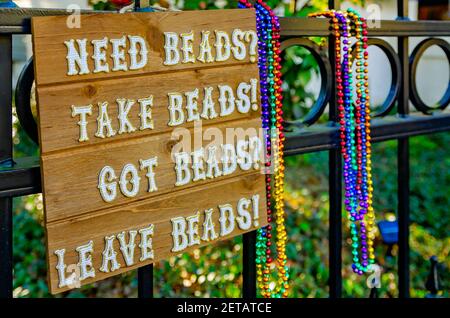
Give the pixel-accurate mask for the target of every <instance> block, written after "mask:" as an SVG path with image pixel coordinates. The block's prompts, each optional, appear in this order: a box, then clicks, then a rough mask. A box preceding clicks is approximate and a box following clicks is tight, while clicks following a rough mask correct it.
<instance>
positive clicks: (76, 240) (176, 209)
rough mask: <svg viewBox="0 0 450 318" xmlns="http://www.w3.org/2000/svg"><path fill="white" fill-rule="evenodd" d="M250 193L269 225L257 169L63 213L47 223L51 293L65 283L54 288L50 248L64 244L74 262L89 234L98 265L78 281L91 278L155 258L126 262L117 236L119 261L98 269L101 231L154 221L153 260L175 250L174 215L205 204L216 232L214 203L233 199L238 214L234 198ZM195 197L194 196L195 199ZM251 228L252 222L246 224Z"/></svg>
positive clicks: (111, 232) (132, 227)
mask: <svg viewBox="0 0 450 318" xmlns="http://www.w3.org/2000/svg"><path fill="white" fill-rule="evenodd" d="M254 194H259V195H260V202H259V203H260V204H259V219H258V221H259V224H260V226H264V225H267V221H266V220H267V214H266V210H265V204H266V201H265V192H264V177H263V176H262V175H261V174H259V173H256V174H252V175H248V176H241V177H237V178H232V179H228V180H226V181H223V182H221V183H220V184H213V185H210V184H207V185H203V186H200V187H196V188H195V190H185V191H183V193H182V194H180V195H178V196H175V197H173V196H170V195H167V196H161V197H159V198H157V199H145V200H143V201H139V202H137V203H134V204H128V205H126V206H122V207H119V208H117V209H111V210H108V211H107V212H106V213H103V214H94V215H89V216H85V217H76V218H73V219H66V220H65V221H63V222H56V223H52V224H50V225H48V226H47V239H48V242H49V246H48V268H49V271H50V273H51V275H50V281H49V283H50V284H49V285H50V291H51V293H59V292H62V291H65V290H67V289H68V288H62V289H61V288H58V273H57V271H56V263H57V257H56V256H55V254H54V251H55V250H57V249H61V248H65V249H66V255H65V263H66V264H67V265H69V264H76V263H77V262H78V254H77V253H76V251H75V248H76V247H77V246H80V245H83V244H86V243H88V242H89V241H90V240H92V241H93V242H94V253H93V264H94V268H95V269H96V277H95V278H88V279H86V280H85V281H82V285H85V284H89V283H92V282H94V281H98V280H101V279H105V278H107V277H111V276H114V275H117V274H120V273H123V272H126V271H129V270H132V269H135V268H138V267H140V266H144V265H147V264H151V263H153V261H152V260H149V261H145V262H138V263H136V264H135V265H133V266H130V267H126V263H125V262H124V260H123V256H122V254H121V252H120V250H119V246H118V242H117V239H116V240H115V242H114V244H115V245H114V246H115V250H116V251H117V252H118V254H117V255H118V256H117V258H118V261H119V263H120V264H121V265H122V267H121V268H120V269H118V270H117V271H115V272H112V273H103V272H100V271H99V270H98V269H99V268H100V266H101V261H102V257H101V256H102V255H101V253H102V251H103V248H104V241H105V239H104V237H105V236H110V235H117V234H118V233H120V232H122V231H128V230H136V229H140V228H143V227H147V226H149V224H154V226H155V229H154V232H155V233H154V238H153V250H154V254H155V257H154V262H157V261H159V260H162V259H167V258H168V257H170V256H173V255H176V254H177V253H173V252H171V248H172V237H171V231H172V225H171V222H170V219H171V218H173V217H178V216H183V217H186V216H189V215H193V214H195V213H196V212H197V211H200V212H202V211H203V210H205V209H209V208H214V212H213V221H214V224H215V225H216V226H215V229H216V232H219V221H218V217H219V212H218V209H217V206H218V205H220V204H231V205H232V206H233V208H234V212H235V214H236V211H235V207H236V203H237V202H238V200H239V199H240V198H251V196H252V195H254ZM193 202H195V205H194V204H193ZM200 215H201V218H200V222H199V224H200V225H201V224H202V222H203V216H202V213H200ZM200 228H201V226H200ZM255 229H256V228H255V227H254V226H253V225H252V227H251V229H250V230H255ZM245 232H247V231H243V230H241V229H239V228H238V227H237V225H236V230H235V231H234V232H233V233H232V234H231V235H228V236H225V237H219V239H218V240H217V241H220V240H224V239H228V238H230V237H233V236H236V235H240V234H243V233H245ZM200 233H201V232H200ZM217 241H214V242H217ZM136 244H137V245H138V244H139V237H137V241H136ZM207 244H210V243H205V242H203V241H202V244H201V245H196V246H194V247H191V248H187V249H186V250H185V251H191V250H193V249H195V248H198V247H200V246H204V245H207ZM139 253H140V250H139V248H136V249H135V260H139V255H138V254H139Z"/></svg>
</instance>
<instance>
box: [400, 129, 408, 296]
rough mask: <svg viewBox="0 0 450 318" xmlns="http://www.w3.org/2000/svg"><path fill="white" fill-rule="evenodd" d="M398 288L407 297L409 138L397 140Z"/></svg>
mask: <svg viewBox="0 0 450 318" xmlns="http://www.w3.org/2000/svg"><path fill="white" fill-rule="evenodd" d="M397 165H398V166H397V169H398V176H397V184H398V190H397V191H398V193H397V196H398V212H397V218H398V249H399V253H398V290H399V297H400V298H409V139H408V138H400V139H399V140H398V153H397Z"/></svg>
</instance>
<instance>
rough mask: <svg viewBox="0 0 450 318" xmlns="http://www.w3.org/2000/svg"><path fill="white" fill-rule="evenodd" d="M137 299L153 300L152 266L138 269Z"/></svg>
mask: <svg viewBox="0 0 450 318" xmlns="http://www.w3.org/2000/svg"><path fill="white" fill-rule="evenodd" d="M138 297H139V298H153V265H146V266H143V267H140V268H138Z"/></svg>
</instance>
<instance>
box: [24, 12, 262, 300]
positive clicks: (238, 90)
mask: <svg viewBox="0 0 450 318" xmlns="http://www.w3.org/2000/svg"><path fill="white" fill-rule="evenodd" d="M32 28H33V44H34V45H33V49H34V67H35V75H36V87H37V100H38V113H39V114H38V115H39V137H40V146H41V175H42V183H43V187H42V188H43V194H44V207H45V226H46V233H47V245H48V249H47V263H48V268H49V285H50V290H51V292H52V293H58V292H61V291H64V290H68V289H72V288H76V287H77V286H76V285H75V286H74V285H72V284H70V285H67V284H65V276H66V274H68V273H69V274H70V272H71V271H75V273H78V274H77V275H79V274H81V275H83V268H84V269H86V268H85V267H86V266H85V265H86V262H89V259H90V258H91V259H92V262H93V263H92V265H89V266H91V267H92V268H93V269H95V271H96V275H95V277H87V276H86V277H84V278H83V279H82V282H81V285H84V284H89V283H92V282H94V281H98V280H101V279H104V278H107V277H110V276H113V275H117V274H120V273H123V272H126V271H129V270H132V269H135V268H137V267H139V266H143V265H147V264H150V263H152V262H154V261H158V260H161V259H164V258H167V257H169V256H171V255H175V254H177V253H180V252H185V251H188V250H192V249H193V248H197V247H200V246H203V245H206V244H210V243H214V242H217V241H219V240H223V239H227V238H230V237H233V236H236V235H240V234H242V233H244V232H247V231H251V230H255V229H257V228H259V227H260V226H263V225H265V224H266V217H267V215H266V210H265V208H266V202H265V182H264V180H265V178H264V175H263V174H261V173H260V168H261V167H262V163H261V162H258V163H256V162H255V161H253V160H254V159H255V157H254V155H255V154H256V153H258V155H261V154H260V151H261V148H259V149H258V151H255V150H254V146H261V147H262V145H263V144H264V142H263V140H262V139H261V138H262V137H263V136H262V135H261V131H260V128H261V118H260V115H261V110H260V100H259V99H260V95H259V89H260V88H259V83H258V79H259V73H258V68H257V64H256V63H255V62H256V61H257V47H256V44H257V41H256V40H257V39H256V25H255V12H254V11H253V10H220V11H208V12H198V11H197V12H164V13H135V14H92V15H86V16H83V17H81V25H80V27H75V28H70V27H69V26H68V24H67V18H66V17H61V16H60V17H41V18H33V20H32ZM221 32H222V33H221ZM167 34H169V35H172V36H173V37H172V40H173V39H177V41H178V44H177V45H174V46H173V49H172V50H167V47H170V46H171V44H170V42H171V40H168V39H169V37H166V35H167ZM190 34H192V38H190ZM216 35H217V38H218V39H219V38H220V37H219V35H220V36H222V37H225V38H227V37H228V38H229V40H230V44H231V46H228V45H225V44H226V42H227V41H226V40H224V41H225V42H221V41H217V42H216ZM236 35H238V36H237V37H236ZM208 36H209V41H207V37H208ZM186 39H187V40H186ZM222 39H223V38H222ZM119 40H120V41H122V42H118V41H119ZM133 41H137V42H136V43H137V44H136V43H135V44H136V45H134V46H133ZM186 41H187V42H186ZM188 42H192V51H190V45H189V43H188ZM83 43H85V44H86V52H83V48H82V47H83V46H84V44H83ZM114 43H115V44H116V46H115V47H114V45H113V44H114ZM182 43H184V44H182ZM221 44H224V45H225V46H221ZM95 47H97V50H96V49H95ZM228 48H230V54H229V56H228V57H224V58H223V59H222V60H220V58H218V56H220V54H219V53H220V52H224V51H223V50H225V51H227V49H228ZM174 52H178V53H177V54H179V55H180V56H179V57H180V60H179V61H178V62H176V63H173V64H172V63H170V60H171V59H172V57H173V54H175V53H174ZM189 52H190V53H189ZM205 52H206V53H205ZM208 52H210V53H211V54H208ZM239 52H240V53H242V54H240V53H239ZM84 53H86V54H84ZM121 54H123V56H122V55H121ZM177 54H175V55H177ZM175 55H174V56H175ZM209 55H211V58H209V57H208V56H209ZM225 56H226V54H225ZM185 57H187V58H188V59H189V58H190V59H191V61H189V60H188V59H187V60H185V59H184V58H185ZM202 57H203V58H202ZM138 60H139V61H140V62H142V63H140V62H138ZM123 64H124V65H125V68H123V67H124V65H123ZM138 64H140V66H138ZM120 65H122V68H120V67H119V70H118V69H116V68H117V67H118V66H120ZM80 73H81V74H80ZM224 87H225V90H227V92H225V91H224V90H223V89H224ZM207 88H208V89H212V94H211V96H210V99H208V98H206V95H207V93H206V89H207ZM197 89H198V97H195V94H194V97H193V98H194V100H195V101H194V103H193V104H197V106H192V105H193V104H192V103H191V106H192V107H194V113H196V111H195V108H198V113H199V114H203V107H205V108H206V109H207V110H208V108H210V107H211V105H213V108H214V110H213V111H212V110H211V109H209V110H208V111H205V112H204V114H203V116H200V117H199V118H194V116H191V117H192V118H190V119H191V120H190V121H188V120H184V121H181V122H178V123H175V124H174V122H173V121H174V119H173V117H174V116H171V115H173V114H174V112H177V113H178V114H180V113H182V114H184V117H185V119H187V117H188V113H189V111H188V97H187V94H186V93H189V92H193V91H196V90H197ZM228 89H229V90H228ZM221 90H222V92H225V93H223V94H220V93H219V92H220V91H221ZM230 91H231V92H230ZM174 94H178V95H177V96H176V98H177V100H178V101H180V100H181V105H182V107H181V109H182V111H181V112H180V111H179V110H178V111H174V110H173V108H171V101H173V100H174V99H173V96H175V95H174ZM244 95H245V96H244ZM190 96H192V94H191V95H190ZM143 99H147V101H150V100H151V102H149V103H150V104H151V119H150V117H149V115H148V114H147V115H146V114H145V113H146V110H148V109H149V108H150V107H149V106H150V105H145V106H144V107H142V106H141V105H140V103H141V102H142V100H143ZM204 100H205V101H206V102H205V103H203V101H204ZM247 101H248V102H247ZM121 103H122V104H121ZM128 103H130V105H131V104H133V103H134V104H133V105H132V106H130V107H131V108H129V107H128V106H126V104H128ZM177 104H179V102H178V103H177ZM105 105H107V109H108V110H107V111H105V109H106V108H105V107H106V106H105ZM204 105H205V106H204ZM208 105H209V106H208ZM242 105H246V106H245V107H243V108H246V109H247V110H245V111H244V110H243V109H242V107H240V106H242ZM221 106H223V108H224V111H223V112H222V107H221ZM226 106H228V107H226ZM230 106H234V108H233V107H230ZM247 106H248V108H247ZM124 107H126V108H127V109H129V111H124V109H125V108H124ZM192 107H191V108H192ZM225 108H228V110H229V112H227V111H226V110H225ZM100 109H103V110H104V112H102V111H100ZM231 110H232V111H231ZM78 111H82V112H84V115H80V113H79V112H78ZM211 114H213V115H212V116H209V115H211ZM216 114H217V115H216ZM83 116H85V118H83ZM176 117H179V116H176ZM142 118H144V119H142ZM85 119H86V120H85ZM150 122H151V124H150ZM102 123H103V124H102ZM121 124H122V125H121ZM102 125H103V128H104V129H98V127H102ZM109 126H111V127H109ZM83 127H86V130H85V134H84V132H83V129H82V128H83ZM105 127H107V128H105ZM120 127H122V128H126V129H120ZM108 130H109V132H110V134H108V133H107V132H108ZM119 131H120V132H119ZM82 132H83V133H82ZM102 132H104V133H105V135H106V136H105V135H103V134H102ZM236 134H238V135H236ZM102 135H103V136H102ZM250 137H252V138H251V140H252V143H253V144H252V146H250V149H245V147H248V146H244V149H243V148H242V145H243V142H244V144H245V141H248V140H249V138H250ZM255 137H256V138H255ZM256 141H259V142H257V143H256V144H254V142H256ZM258 143H259V144H258ZM181 145H182V147H180V146H181ZM212 145H214V146H216V147H217V148H216V150H215V151H216V159H217V164H214V163H213V164H211V162H209V159H210V152H209V150H210V149H213V148H211V146H212ZM224 146H225V147H226V146H230V147H232V150H234V152H235V153H236V155H235V159H236V158H240V159H238V161H236V160H233V161H232V162H227V165H225V164H224V162H223V160H222V157H223V150H222V149H223V147H224ZM252 148H253V149H252ZM201 149H203V150H201ZM194 151H196V152H197V151H203V154H202V156H203V158H202V159H201V160H200V162H198V163H197V165H196V164H195V163H194V162H192V159H193V157H194ZM249 153H250V154H249ZM180 154H181V155H185V156H186V157H185V158H189V159H190V162H189V163H188V164H186V167H188V168H187V169H179V167H178V163H177V161H176V160H175V157H176V156H177V155H180ZM258 158H259V159H262V157H261V156H259V157H258ZM151 160H156V161H157V165H154V166H153V169H149V168H148V166H146V164H147V165H152V163H150V162H151ZM154 163H155V162H154ZM154 163H153V164H154ZM199 164H200V167H199ZM233 164H235V166H236V168H234V169H231V170H232V171H228V173H223V171H224V169H225V166H230V165H231V166H233ZM198 167H199V169H197V168H198ZM208 167H212V168H211V169H210V171H211V172H210V174H209V175H208ZM127 169H128V170H127ZM151 170H153V171H151ZM105 171H107V172H106V173H104V172H105ZM180 171H181V172H182V173H180ZM131 172H132V173H131ZM183 175H191V177H190V178H188V181H187V182H181V181H180V179H183V178H178V177H179V176H183ZM194 175H197V176H200V175H201V176H200V177H198V178H196V179H195V178H194V179H195V180H192V179H193V177H194ZM225 205H226V206H225ZM230 207H231V208H232V210H233V215H235V219H232V220H228V221H229V224H232V225H234V228H233V229H232V230H230V231H229V232H226V231H225V232H223V231H224V227H225V226H226V223H224V220H225V217H223V218H220V217H219V216H220V214H221V213H223V212H224V211H225V210H227V209H229V208H230ZM250 208H251V209H252V212H254V213H257V215H255V216H254V219H252V216H251V215H250V214H248V213H249V212H248V213H247V212H246V211H247V210H248V211H250V210H249V209H250ZM227 211H229V210H227ZM197 213H198V218H199V219H198V221H195V222H197V223H198V231H199V232H200V233H199V235H202V234H201V232H205V233H206V234H207V235H206V236H205V237H202V238H201V239H200V241H199V242H194V243H192V241H195V240H196V236H195V235H193V234H195V233H192V231H191V233H190V234H192V236H189V237H188V236H186V235H187V232H189V229H188V230H186V231H187V232H186V233H184V234H183V233H181V234H179V233H178V232H180V231H185V230H183V229H182V228H180V227H177V226H176V224H182V222H190V221H187V220H191V221H192V220H193V219H192V216H196V215H197ZM245 213H247V214H245ZM245 215H248V217H246V216H245ZM207 216H210V217H207ZM188 217H191V218H188ZM245 220H248V221H249V222H245ZM179 222H181V223H179ZM203 223H204V224H203ZM244 223H245V224H247V225H245V224H244ZM243 224H244V225H243ZM150 226H153V228H152V229H153V234H152V235H153V236H152V251H153V252H154V255H153V256H152V257H144V256H145V255H144V254H145V253H144V250H148V249H146V248H145V247H144V246H142V244H144V243H145V242H147V240H145V239H142V241H141V236H140V235H143V234H141V232H139V231H140V230H141V231H142V230H143V229H145V228H148V229H150ZM191 229H192V228H191ZM135 231H137V232H135ZM213 231H214V232H219V231H221V232H220V235H219V237H216V236H215V235H212V234H213ZM119 233H125V234H126V233H128V234H130V235H131V233H135V234H136V235H137V236H136V241H135V242H134V243H135V245H132V246H130V248H134V251H133V253H132V254H130V255H126V253H127V249H126V248H122V249H120V248H119V236H118V234H119ZM128 234H127V235H126V239H128V238H129V236H128ZM133 235H134V234H133ZM208 235H209V236H208ZM180 238H181V239H182V241H183V240H185V239H186V240H188V239H189V242H191V243H192V244H190V245H189V247H187V248H186V246H182V247H181V248H178V247H179V244H178V243H179V242H181V241H179V239H180ZM108 240H109V241H110V242H112V244H113V245H110V246H111V250H110V251H109V252H111V253H112V252H113V250H112V248H113V249H114V251H115V252H117V253H118V254H117V258H118V261H119V263H120V264H121V266H120V268H118V269H111V270H109V271H108V268H109V267H108V266H106V265H108V264H109V265H111V264H110V263H108V259H109V258H111V257H112V258H114V257H115V256H114V255H115V254H114V253H112V254H108V253H109V252H108V248H107V246H108V244H107V242H108ZM86 244H92V246H93V251H92V252H88V253H89V255H87V254H86V255H85V256H86V258H83V252H82V250H83V248H86V246H84V247H83V245H86ZM121 244H122V245H123V244H126V243H124V242H123V241H122V243H121ZM120 247H123V246H120ZM63 254H64V255H63ZM108 255H109V256H108ZM133 255H134V259H135V260H136V261H135V262H131V263H130V259H131V256H133ZM126 256H127V257H126ZM147 256H149V255H147ZM102 262H103V263H104V262H106V265H105V266H103V267H102Z"/></svg>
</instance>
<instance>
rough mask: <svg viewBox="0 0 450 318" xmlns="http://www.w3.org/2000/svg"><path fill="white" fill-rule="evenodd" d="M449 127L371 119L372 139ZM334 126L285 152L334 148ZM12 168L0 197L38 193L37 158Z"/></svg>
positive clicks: (302, 137) (5, 172)
mask: <svg viewBox="0 0 450 318" xmlns="http://www.w3.org/2000/svg"><path fill="white" fill-rule="evenodd" d="M443 131H450V113H441V114H434V115H432V116H429V115H420V114H419V115H408V116H407V117H403V118H402V117H398V116H388V117H385V118H379V119H373V120H372V141H373V142H382V141H386V140H392V139H398V138H404V137H411V136H417V135H425V134H432V133H438V132H443ZM338 137H339V135H338V127H337V126H329V125H322V124H320V125H319V124H316V125H313V126H311V127H305V128H302V129H297V130H295V131H293V132H289V133H287V134H286V148H285V155H286V156H293V155H298V154H303V153H311V152H316V151H324V150H331V149H335V148H336V147H338V145H339V138H338ZM15 162H16V164H15V165H14V167H13V168H0V197H7V196H20V195H28V194H33V193H40V192H41V191H42V190H41V176H40V171H39V158H37V157H31V158H18V159H16V160H15Z"/></svg>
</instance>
